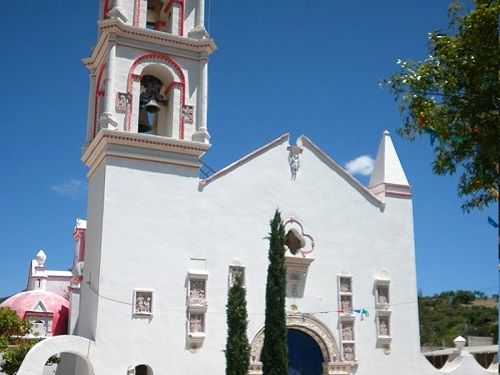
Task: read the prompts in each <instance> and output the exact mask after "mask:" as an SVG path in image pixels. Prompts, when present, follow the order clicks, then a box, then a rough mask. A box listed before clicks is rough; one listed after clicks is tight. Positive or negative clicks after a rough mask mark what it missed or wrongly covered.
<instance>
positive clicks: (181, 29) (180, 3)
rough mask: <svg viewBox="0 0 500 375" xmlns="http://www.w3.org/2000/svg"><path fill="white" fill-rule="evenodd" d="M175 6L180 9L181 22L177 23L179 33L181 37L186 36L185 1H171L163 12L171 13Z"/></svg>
mask: <svg viewBox="0 0 500 375" xmlns="http://www.w3.org/2000/svg"><path fill="white" fill-rule="evenodd" d="M174 4H175V5H177V6H178V7H179V21H178V23H177V29H178V33H179V35H180V36H184V0H170V1H169V2H168V3H167V5H166V6H165V9H164V10H163V12H165V13H168V12H170V10H171V9H172V8H173V6H174Z"/></svg>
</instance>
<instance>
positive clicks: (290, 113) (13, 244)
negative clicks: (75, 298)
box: [0, 0, 498, 296]
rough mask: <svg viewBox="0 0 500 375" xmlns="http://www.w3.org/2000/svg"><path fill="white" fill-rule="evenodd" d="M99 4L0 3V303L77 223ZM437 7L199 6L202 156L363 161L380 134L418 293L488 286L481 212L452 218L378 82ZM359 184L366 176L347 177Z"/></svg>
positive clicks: (414, 46) (412, 47)
mask: <svg viewBox="0 0 500 375" xmlns="http://www.w3.org/2000/svg"><path fill="white" fill-rule="evenodd" d="M97 4H98V1H97V0H94V1H71V2H68V1H63V0H51V1H44V2H40V1H38V0H27V1H23V2H9V4H8V6H4V7H3V8H2V12H1V13H0V20H1V25H2V28H3V30H2V34H3V40H2V43H1V44H0V52H1V55H2V62H1V69H0V79H1V82H2V83H3V84H2V87H3V88H4V90H3V94H2V99H1V100H0V113H1V114H2V116H1V117H0V119H1V120H0V121H1V129H2V130H3V134H2V136H1V137H0V156H1V160H2V162H1V163H0V176H1V184H0V208H1V210H2V220H1V223H0V255H1V258H2V261H1V262H0V296H7V295H10V294H12V293H15V292H17V291H20V290H22V289H23V288H24V287H25V283H26V275H27V270H28V265H29V262H30V260H31V259H32V258H33V257H34V256H35V254H36V253H37V252H38V250H39V249H43V250H44V251H45V252H46V253H47V257H48V259H47V266H48V267H49V268H50V269H67V268H68V267H70V265H71V261H72V256H73V248H74V243H73V239H72V231H73V227H74V223H75V219H76V218H77V217H82V218H85V216H86V180H85V173H86V168H85V167H84V166H83V164H82V163H81V161H80V148H81V145H82V143H83V140H84V133H85V123H86V113H87V101H88V72H87V71H86V69H85V68H84V66H83V64H82V63H81V58H83V57H86V56H88V55H89V54H90V49H91V47H92V45H94V44H95V43H96V20H97ZM447 6H448V2H447V1H442V0H421V1H413V2H395V1H389V0H380V1H369V0H363V1H356V0H355V1H341V0H317V1H311V0H287V1H284V0H277V1H267V2H248V1H227V0H225V1H220V0H219V1H218V0H207V26H208V27H209V29H210V33H211V35H212V36H213V38H214V39H215V41H216V43H217V46H218V50H217V51H216V52H215V54H213V55H212V56H211V59H210V64H209V117H208V126H209V131H210V133H211V135H212V143H213V146H212V148H211V149H210V151H209V152H208V154H207V155H206V157H205V161H206V163H207V164H209V165H210V166H212V167H213V168H214V169H219V168H221V167H223V166H225V165H227V164H229V163H230V162H232V161H234V160H235V159H237V158H239V157H241V156H243V155H245V154H247V153H248V152H250V151H252V150H253V149H255V148H257V147H259V146H261V145H262V144H264V143H266V142H268V141H270V140H272V139H274V138H275V137H277V136H278V135H280V134H282V133H284V132H290V133H291V134H292V139H293V140H294V139H296V138H297V137H298V136H299V135H301V134H305V135H307V136H308V137H309V138H311V139H312V140H313V141H314V142H315V143H316V144H317V145H319V146H320V147H321V148H322V149H323V150H325V151H326V152H327V153H328V154H330V155H331V156H332V157H333V158H334V159H335V160H336V161H337V162H338V163H339V164H342V165H345V164H346V163H347V162H349V161H351V160H353V159H355V158H357V157H358V156H360V155H370V156H371V157H372V158H374V157H375V153H376V151H377V147H378V143H379V141H380V136H381V133H382V131H383V130H384V129H388V130H389V131H390V132H391V133H392V135H393V141H394V143H395V146H396V149H397V151H398V153H399V156H400V159H401V162H402V164H403V167H404V168H405V171H406V174H407V177H408V179H409V180H410V183H411V184H412V185H413V194H414V220H415V238H416V256H417V273H418V286H419V288H420V289H421V290H422V291H423V292H424V293H425V294H431V293H436V292H439V291H443V290H449V289H471V290H472V289H481V290H483V291H484V292H485V293H487V294H491V293H496V290H497V287H496V285H497V279H496V278H497V272H498V271H496V264H497V258H496V254H497V250H496V241H497V238H496V231H495V229H494V228H493V227H491V226H489V225H488V224H487V217H488V215H490V216H492V217H496V211H495V209H494V208H490V209H489V210H486V211H484V212H475V213H472V214H469V215H465V214H463V213H462V212H461V210H460V200H459V199H458V198H457V197H456V182H457V178H456V177H438V176H434V175H433V174H432V173H431V167H430V163H431V161H432V158H433V153H432V150H431V148H430V145H429V141H428V139H425V138H424V139H422V140H420V141H417V142H415V143H409V142H408V141H406V140H404V139H402V138H400V137H398V136H397V135H396V134H395V129H396V128H397V125H398V124H399V123H400V115H399V113H398V111H397V105H396V103H395V102H394V101H393V98H392V97H391V95H390V94H389V92H388V90H381V89H380V87H379V83H380V81H381V80H382V79H383V78H386V77H388V76H389V75H390V74H391V73H392V72H393V71H394V70H395V69H396V68H397V65H396V60H397V59H398V58H401V59H404V58H407V57H414V58H423V57H425V55H426V38H427V33H428V32H429V31H431V30H434V29H438V28H442V29H444V28H446V25H447V18H446V12H447ZM356 177H358V178H359V179H360V181H362V182H363V183H365V184H366V183H367V181H368V177H365V176H359V175H358V176H356Z"/></svg>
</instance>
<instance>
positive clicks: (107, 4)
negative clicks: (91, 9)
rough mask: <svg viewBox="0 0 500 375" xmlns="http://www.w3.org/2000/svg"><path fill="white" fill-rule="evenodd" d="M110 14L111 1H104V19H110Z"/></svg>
mask: <svg viewBox="0 0 500 375" xmlns="http://www.w3.org/2000/svg"><path fill="white" fill-rule="evenodd" d="M108 12H109V0H104V5H103V10H102V19H106V18H108Z"/></svg>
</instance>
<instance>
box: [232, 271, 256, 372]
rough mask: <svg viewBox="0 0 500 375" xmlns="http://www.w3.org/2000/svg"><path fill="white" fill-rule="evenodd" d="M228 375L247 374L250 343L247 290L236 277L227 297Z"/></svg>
mask: <svg viewBox="0 0 500 375" xmlns="http://www.w3.org/2000/svg"><path fill="white" fill-rule="evenodd" d="M226 312H227V342H226V375H247V374H248V365H249V362H250V345H249V343H248V337H247V317H248V316H247V301H246V291H245V288H243V286H242V285H241V278H240V277H236V280H235V282H234V284H233V286H232V287H231V288H230V289H229V292H228V298H227V308H226Z"/></svg>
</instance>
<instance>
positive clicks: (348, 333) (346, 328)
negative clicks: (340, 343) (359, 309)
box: [342, 323, 354, 341]
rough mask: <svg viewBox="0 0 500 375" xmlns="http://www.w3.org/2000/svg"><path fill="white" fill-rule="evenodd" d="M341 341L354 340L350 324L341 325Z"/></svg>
mask: <svg viewBox="0 0 500 375" xmlns="http://www.w3.org/2000/svg"><path fill="white" fill-rule="evenodd" d="M342 340H344V341H352V340H354V337H353V332H352V324H351V323H346V324H343V325H342Z"/></svg>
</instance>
